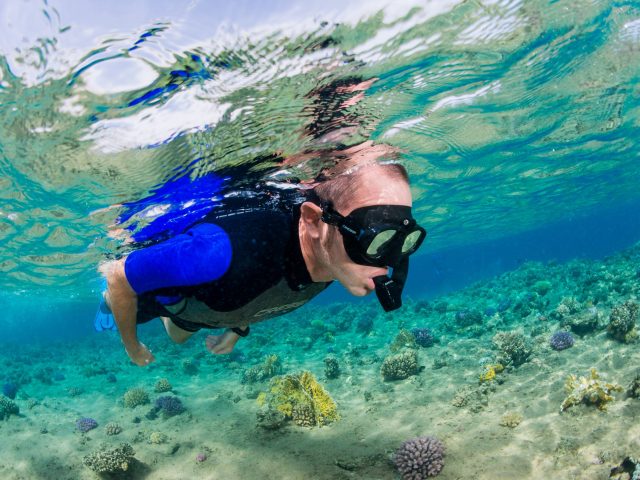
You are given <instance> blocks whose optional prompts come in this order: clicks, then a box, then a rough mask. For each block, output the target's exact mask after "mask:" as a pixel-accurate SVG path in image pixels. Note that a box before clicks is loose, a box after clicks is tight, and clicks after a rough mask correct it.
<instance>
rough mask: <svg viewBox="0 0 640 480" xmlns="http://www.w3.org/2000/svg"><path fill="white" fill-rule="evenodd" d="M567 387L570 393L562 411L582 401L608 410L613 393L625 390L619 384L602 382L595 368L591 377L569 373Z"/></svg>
mask: <svg viewBox="0 0 640 480" xmlns="http://www.w3.org/2000/svg"><path fill="white" fill-rule="evenodd" d="M565 389H566V391H567V393H568V394H569V395H568V396H567V398H565V399H564V401H563V402H562V405H561V406H560V412H564V411H565V410H566V409H567V408H570V407H573V406H574V405H579V404H580V403H586V404H588V405H595V406H596V407H598V409H599V410H606V409H607V403H609V402H612V401H613V400H614V398H613V396H612V395H611V394H612V393H613V392H622V391H623V388H622V387H621V386H620V385H618V384H615V383H604V382H601V381H600V375H598V372H597V371H596V369H595V368H592V369H591V373H590V375H589V377H579V378H578V377H576V376H575V375H569V377H568V378H567V381H566V383H565Z"/></svg>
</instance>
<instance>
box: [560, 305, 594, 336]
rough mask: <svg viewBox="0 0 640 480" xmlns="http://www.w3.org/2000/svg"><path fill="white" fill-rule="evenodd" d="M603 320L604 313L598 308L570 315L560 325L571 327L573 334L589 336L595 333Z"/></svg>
mask: <svg viewBox="0 0 640 480" xmlns="http://www.w3.org/2000/svg"><path fill="white" fill-rule="evenodd" d="M601 319H602V313H600V311H599V310H598V309H597V308H596V307H589V308H587V309H586V310H584V311H582V312H579V313H577V314H575V315H570V316H567V317H565V318H563V319H562V321H561V322H560V325H561V326H563V327H569V328H570V329H571V331H572V332H573V333H576V334H578V335H587V334H589V333H592V332H595V331H596V330H597V329H598V328H599V326H600V321H601Z"/></svg>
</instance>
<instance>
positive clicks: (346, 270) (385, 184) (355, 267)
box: [323, 168, 411, 297]
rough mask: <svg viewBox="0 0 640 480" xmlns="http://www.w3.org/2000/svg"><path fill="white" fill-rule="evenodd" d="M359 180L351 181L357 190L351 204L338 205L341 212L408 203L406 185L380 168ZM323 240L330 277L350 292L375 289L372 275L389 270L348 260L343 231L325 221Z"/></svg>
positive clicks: (383, 273)
mask: <svg viewBox="0 0 640 480" xmlns="http://www.w3.org/2000/svg"><path fill="white" fill-rule="evenodd" d="M358 182H359V185H357V186H356V185H354V189H355V192H356V193H355V198H354V199H353V202H351V203H352V204H351V205H349V206H348V207H347V208H344V207H343V208H339V209H338V212H339V213H341V214H342V215H345V216H346V215H348V214H349V213H351V212H352V211H353V210H355V209H356V208H360V207H367V206H371V205H406V206H411V192H410V190H409V186H408V185H407V184H406V183H405V182H404V181H402V180H399V179H395V178H389V177H388V176H387V175H384V174H380V170H379V169H376V168H373V169H369V170H368V171H367V172H366V173H364V175H362V176H361V177H359V178H358ZM323 243H324V247H325V251H326V253H327V256H328V259H327V260H328V265H329V270H330V271H331V274H332V276H333V278H335V279H336V280H338V281H339V282H340V283H341V284H342V285H343V286H344V287H345V288H346V289H347V290H348V291H349V292H350V293H351V294H353V295H356V296H358V297H361V296H364V295H367V294H369V293H371V292H372V291H373V290H375V286H374V283H373V278H374V277H377V276H379V275H385V274H387V272H388V269H387V268H381V267H372V266H367V265H360V264H358V263H355V262H354V261H353V260H351V258H349V256H348V255H347V252H346V251H345V249H344V243H343V241H342V235H341V234H340V232H338V230H337V228H336V227H333V226H330V225H327V234H326V236H325V239H324V242H323Z"/></svg>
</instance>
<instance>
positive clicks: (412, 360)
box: [380, 350, 419, 380]
mask: <svg viewBox="0 0 640 480" xmlns="http://www.w3.org/2000/svg"><path fill="white" fill-rule="evenodd" d="M418 371H419V367H418V354H417V353H416V352H415V351H414V350H408V351H406V352H403V353H399V354H397V355H390V356H388V357H387V358H385V359H384V361H383V362H382V367H380V373H382V377H383V378H384V379H385V380H402V379H405V378H407V377H410V376H411V375H415V374H416V373H418Z"/></svg>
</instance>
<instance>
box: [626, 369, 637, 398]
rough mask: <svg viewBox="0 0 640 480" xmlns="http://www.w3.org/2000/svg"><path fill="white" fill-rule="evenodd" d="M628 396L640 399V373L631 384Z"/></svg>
mask: <svg viewBox="0 0 640 480" xmlns="http://www.w3.org/2000/svg"><path fill="white" fill-rule="evenodd" d="M627 395H629V396H630V397H631V398H640V373H639V374H637V375H636V376H635V378H634V379H633V380H632V381H631V383H630V384H629V387H628V388H627Z"/></svg>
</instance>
